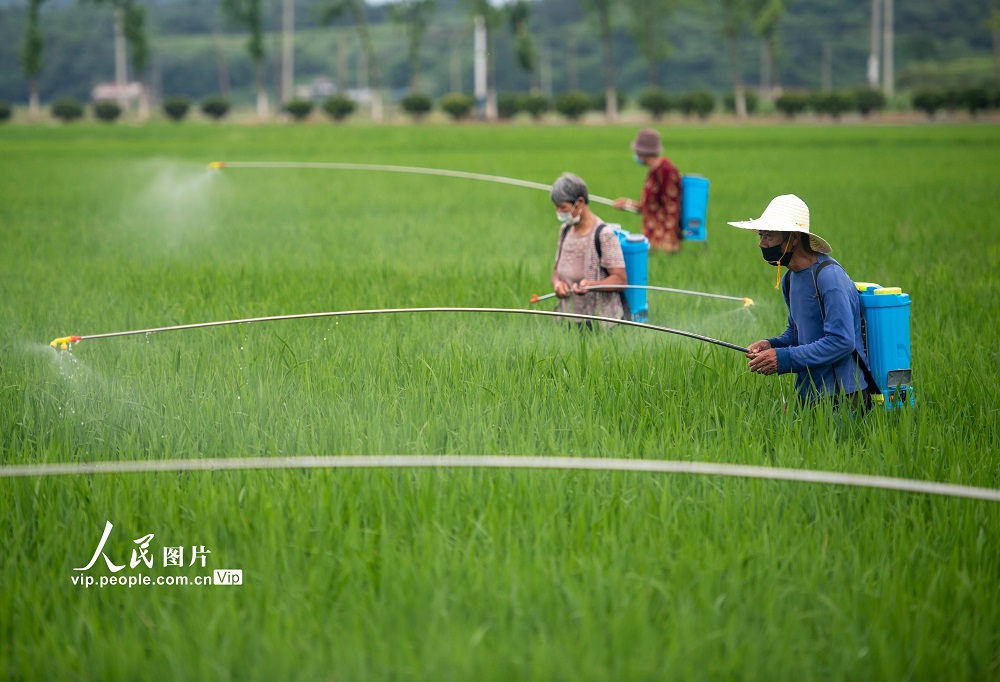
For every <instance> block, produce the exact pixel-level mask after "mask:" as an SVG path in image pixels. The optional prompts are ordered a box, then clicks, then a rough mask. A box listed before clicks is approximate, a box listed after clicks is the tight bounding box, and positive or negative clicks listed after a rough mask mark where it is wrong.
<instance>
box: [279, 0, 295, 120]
mask: <svg viewBox="0 0 1000 682" xmlns="http://www.w3.org/2000/svg"><path fill="white" fill-rule="evenodd" d="M294 85H295V0H284V4H283V6H282V12H281V101H282V102H287V101H288V100H290V99H292V97H294V96H295V91H294V90H295V88H294Z"/></svg>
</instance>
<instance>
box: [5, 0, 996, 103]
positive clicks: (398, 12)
mask: <svg viewBox="0 0 1000 682" xmlns="http://www.w3.org/2000/svg"><path fill="white" fill-rule="evenodd" d="M77 1H78V2H80V3H81V4H94V5H98V6H103V7H107V8H109V9H110V10H111V11H112V13H113V15H114V46H115V50H114V52H115V75H116V83H117V85H118V88H117V97H118V101H119V103H120V104H121V105H122V106H125V105H126V100H125V94H124V93H125V82H126V71H127V65H128V64H131V67H132V70H133V72H134V74H135V75H136V77H137V79H138V80H144V78H143V76H144V74H145V73H146V71H147V65H148V62H149V45H148V40H147V27H146V11H145V7H144V6H143V5H142V2H149V1H151V0H77ZM219 1H220V6H221V9H222V13H223V15H224V16H225V17H226V18H227V20H228V21H229V22H230V24H231V25H232V26H235V27H237V28H238V29H239V30H241V31H244V32H245V33H246V35H247V54H248V55H249V57H250V59H251V61H252V63H253V67H254V80H255V87H256V99H257V112H258V116H259V117H261V118H267V117H268V116H269V115H270V106H269V98H268V93H267V89H266V82H265V77H264V76H265V57H266V55H267V41H266V33H265V19H266V18H267V17H268V16H269V15H270V11H269V4H270V3H271V2H274V3H280V5H281V6H282V10H283V11H282V13H281V17H282V20H281V21H282V25H283V26H282V28H283V32H284V40H283V42H282V48H281V51H282V58H281V61H282V77H281V80H282V88H281V91H282V95H281V99H282V101H283V102H286V101H288V100H289V99H290V98H291V96H292V88H291V82H292V80H293V78H294V76H293V73H294V71H293V64H292V55H293V54H294V52H293V49H292V46H293V45H294V28H295V9H296V2H297V0H219ZM307 1H308V2H310V9H317V8H318V9H319V13H318V16H319V18H320V19H321V20H322V22H323V23H324V24H330V23H332V22H335V21H340V22H348V23H350V24H351V25H352V26H353V27H354V29H355V30H356V32H357V36H358V41H359V44H360V46H361V52H362V54H363V65H364V71H365V73H366V74H367V82H368V84H369V86H370V89H371V95H372V101H371V107H372V116H373V118H374V119H375V120H379V119H380V118H381V117H382V115H383V102H382V99H381V97H382V95H381V88H380V69H379V63H378V59H377V56H376V52H375V49H374V45H373V41H372V38H371V31H370V29H369V26H368V21H369V18H370V16H371V12H372V10H371V7H369V5H368V4H366V1H365V0H319V1H318V2H317V1H316V0H298V3H299V4H300V5H301V4H302V3H303V2H307ZM450 1H451V3H452V6H453V5H454V2H455V1H456V0H450ZM457 1H458V2H459V3H460V6H461V7H462V8H463V11H464V12H465V14H466V15H467V17H468V19H469V20H470V22H471V20H472V19H473V18H474V17H475V18H478V20H477V24H478V25H480V26H482V27H483V28H484V30H485V35H486V43H487V45H486V47H485V49H484V50H483V53H484V54H485V55H486V64H485V69H484V74H485V81H486V84H485V86H486V87H485V93H484V97H482V103H483V105H484V114H485V116H486V117H487V118H493V117H496V116H498V115H499V110H498V108H499V101H498V99H497V95H496V92H495V87H494V86H493V83H492V81H493V75H494V73H495V66H496V65H495V64H493V63H492V59H494V58H495V55H496V51H495V50H493V49H490V47H489V44H490V43H491V42H492V41H493V39H495V37H496V35H497V32H506V33H508V34H509V35H510V36H511V38H512V42H513V57H514V59H515V60H516V62H517V65H518V67H519V68H521V69H523V70H524V72H525V73H526V74H528V77H529V81H530V88H529V89H530V92H531V93H532V94H537V93H538V90H539V77H538V73H539V65H540V50H539V48H538V46H537V44H536V42H535V39H534V37H533V35H532V31H531V17H532V12H533V11H535V10H536V8H537V7H538V5H537V4H536V3H534V2H530V1H529V0H503V1H502V2H501V1H498V0H457ZM990 1H991V2H992V6H993V10H992V14H991V18H990V19H989V22H990V26H991V27H992V30H993V33H994V37H995V39H996V44H997V52H996V54H997V60H998V70H1000V0H990ZM44 2H45V0H26V3H27V23H26V27H25V35H24V41H23V45H22V50H21V57H22V60H21V61H22V66H23V70H24V73H25V75H26V76H27V78H28V80H29V83H30V89H31V96H30V109H31V111H32V112H33V114H37V111H38V94H37V76H38V73H39V71H40V69H41V64H42V57H43V40H42V33H41V31H40V29H39V21H40V16H41V15H40V12H39V9H40V7H41V6H42V5H43V3H44ZM441 2H445V0H395V1H394V2H391V3H390V4H388V5H385V6H386V7H388V14H389V16H391V17H392V18H393V19H394V20H395V21H396V22H397V23H398V24H399V25H400V26H401V27H403V29H404V30H405V35H406V44H407V56H408V65H409V89H410V92H411V93H420V92H421V50H422V46H423V43H424V40H425V37H426V34H427V29H428V26H429V24H430V23H431V21H432V20H433V17H434V15H435V12H438V11H439V6H438V5H439V3H441ZM575 2H578V3H579V5H580V7H582V8H583V9H584V10H585V12H586V13H587V14H588V15H589V16H591V17H592V19H593V23H594V25H595V26H596V27H597V31H598V35H599V42H600V45H601V55H602V58H601V61H602V65H603V66H602V76H603V78H602V80H603V85H604V92H605V114H606V116H607V118H608V119H609V120H614V119H615V118H616V117H617V114H618V111H617V109H618V104H617V98H616V97H613V96H612V94H613V93H614V92H615V91H616V90H617V87H616V83H617V77H616V73H615V63H616V62H615V48H616V46H615V35H616V32H615V28H616V25H618V24H622V25H626V26H627V28H628V30H629V33H630V35H631V37H632V39H633V42H634V47H635V49H636V50H637V51H638V53H639V54H641V56H642V57H643V59H644V61H645V63H646V68H647V81H648V83H649V84H650V85H656V84H658V83H659V78H660V76H659V71H660V68H661V66H662V63H663V60H664V59H665V58H666V57H667V56H668V54H669V52H670V48H671V46H670V45H669V44H668V42H667V41H666V39H665V38H664V36H665V35H666V33H667V30H666V29H667V27H668V26H669V25H670V23H671V22H672V21H674V19H675V18H676V16H677V14H678V13H679V12H680V11H682V9H683V10H684V11H688V12H699V13H701V14H703V15H705V16H706V17H711V20H712V21H713V22H714V23H715V26H716V28H717V31H718V35H719V36H720V37H723V38H724V41H725V47H726V49H725V52H726V53H727V54H728V59H729V62H730V67H731V74H732V90H733V93H734V100H733V101H734V106H735V112H736V114H737V116H739V117H741V118H742V117H745V116H746V115H748V113H749V112H748V108H747V95H746V92H747V88H746V87H745V85H744V83H743V81H742V76H741V74H742V73H743V67H742V65H741V63H740V60H741V55H742V50H741V48H740V42H741V40H744V39H745V37H746V36H747V35H752V36H754V37H755V38H756V39H757V40H758V41H759V42H760V44H761V46H762V63H761V89H760V93H761V97H762V98H763V99H765V100H768V101H770V100H771V99H772V97H773V96H775V95H776V94H778V93H780V90H781V83H780V78H779V74H778V69H777V64H778V58H777V56H778V52H779V32H780V27H781V25H782V22H783V20H784V18H785V17H786V15H787V13H788V9H789V6H790V5H792V4H793V3H794V2H795V0H705V1H701V2H699V1H698V0H619V2H617V3H615V2H613V1H612V0H575ZM566 4H567V3H566V2H564V3H562V5H566ZM569 4H573V2H569ZM379 6H380V7H381V6H383V3H379ZM870 14H871V21H872V46H871V56H870V64H871V63H874V64H875V67H874V69H872V68H870V69H869V79H870V83H871V84H872V85H877V84H878V80H879V78H878V67H877V65H878V62H879V53H880V52H881V55H882V56H881V60H882V62H883V66H884V67H885V76H884V83H883V84H884V86H885V87H886V88H888V89H890V90H891V85H892V82H893V80H894V79H893V77H892V66H891V58H892V54H893V50H892V26H893V0H871V13H870ZM618 35H619V38H620V35H621V34H620V33H619V34H618ZM126 55H128V57H126ZM143 92H145V89H143ZM477 94H478V93H477ZM147 106H148V102H147V101H146V99H145V97H143V99H142V100H141V103H140V114H141V115H142V113H143V112H142V110H143V109H145V108H146V107H147Z"/></svg>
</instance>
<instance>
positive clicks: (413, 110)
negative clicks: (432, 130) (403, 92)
mask: <svg viewBox="0 0 1000 682" xmlns="http://www.w3.org/2000/svg"><path fill="white" fill-rule="evenodd" d="M400 106H402V107H403V111H405V112H406V113H407V114H409V115H410V116H412V117H413V118H414V119H415V120H417V121H419V120H420V119H421V118H423V117H424V116H426V115H427V114H429V113H430V111H431V109H433V108H434V101H433V100H432V99H431V98H430V97H428V96H427V95H425V94H424V93H422V92H412V93H410V94H409V95H407V96H406V97H404V98H403V100H402V101H401V102H400Z"/></svg>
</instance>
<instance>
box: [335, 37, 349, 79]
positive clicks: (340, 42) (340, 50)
mask: <svg viewBox="0 0 1000 682" xmlns="http://www.w3.org/2000/svg"><path fill="white" fill-rule="evenodd" d="M350 81H351V76H350V71H349V69H348V68H347V35H346V34H345V33H344V31H338V33H337V90H338V91H339V92H346V91H347V88H348V85H349V84H350Z"/></svg>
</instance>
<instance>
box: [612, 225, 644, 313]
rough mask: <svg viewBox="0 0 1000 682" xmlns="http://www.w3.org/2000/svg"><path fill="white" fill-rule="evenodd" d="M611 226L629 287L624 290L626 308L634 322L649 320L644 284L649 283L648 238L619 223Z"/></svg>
mask: <svg viewBox="0 0 1000 682" xmlns="http://www.w3.org/2000/svg"><path fill="white" fill-rule="evenodd" d="M609 227H611V228H613V229H614V231H615V235H616V236H617V237H618V242H619V243H620V244H621V246H622V255H623V256H624V257H625V277H626V278H627V279H628V283H629V286H630V287H634V288H631V289H626V290H625V291H624V294H625V299H626V300H627V301H628V309H629V311H631V313H632V319H633V320H635V321H636V322H648V321H649V305H648V304H647V302H646V288H645V287H646V285H647V284H648V283H649V239H647V238H646V236H645V235H643V234H632V233H631V232H629V231H628V230H623V229H622V226H621V225H614V224H609Z"/></svg>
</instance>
